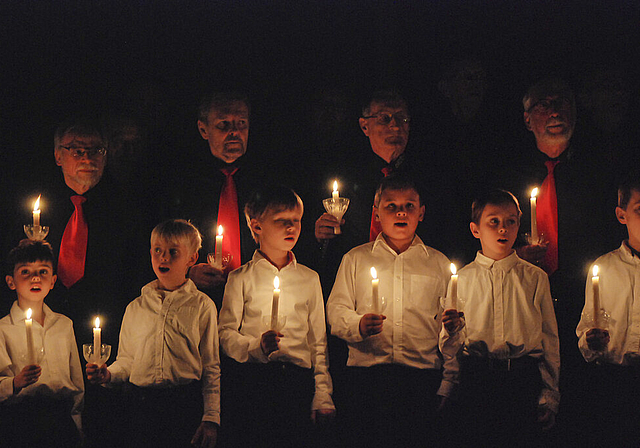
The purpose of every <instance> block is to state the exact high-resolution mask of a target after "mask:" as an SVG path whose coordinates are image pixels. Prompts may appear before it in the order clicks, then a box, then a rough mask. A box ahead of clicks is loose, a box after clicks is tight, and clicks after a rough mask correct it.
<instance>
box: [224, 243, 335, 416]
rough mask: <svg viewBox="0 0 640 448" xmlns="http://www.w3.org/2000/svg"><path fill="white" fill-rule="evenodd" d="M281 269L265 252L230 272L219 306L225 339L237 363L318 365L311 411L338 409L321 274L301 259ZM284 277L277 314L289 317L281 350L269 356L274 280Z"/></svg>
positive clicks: (227, 348)
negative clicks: (266, 338) (265, 346)
mask: <svg viewBox="0 0 640 448" xmlns="http://www.w3.org/2000/svg"><path fill="white" fill-rule="evenodd" d="M290 254H291V262H290V263H289V264H287V265H286V266H285V267H283V268H282V269H280V270H278V268H277V267H275V266H274V265H273V264H271V262H270V261H269V260H267V259H266V258H265V257H264V256H263V255H262V254H261V253H260V251H255V253H254V254H253V258H252V259H251V261H249V262H248V263H246V264H244V265H243V266H241V267H239V268H238V269H236V270H235V271H233V272H231V273H230V274H229V278H228V279H227V285H226V287H225V290H224V298H223V300H222V308H221V310H220V344H221V345H222V349H223V350H224V352H225V353H226V354H227V355H228V356H230V357H231V358H233V359H235V360H236V361H238V362H258V363H266V362H269V361H282V362H289V363H291V364H295V365H297V366H299V367H303V368H305V369H310V368H313V370H314V377H315V395H314V398H313V402H312V404H311V409H312V410H317V409H334V405H333V400H332V399H331V393H332V392H333V386H332V383H331V376H330V375H329V371H328V360H327V333H326V323H325V318H324V302H323V300H322V289H321V287H320V279H319V277H318V274H317V273H316V272H315V271H313V270H311V269H309V268H307V267H306V266H303V265H301V264H299V263H297V262H296V259H295V257H294V256H293V253H291V252H290ZM275 276H278V277H279V279H280V299H279V311H278V314H279V315H281V316H286V319H287V320H286V323H285V325H284V327H283V328H282V330H280V333H282V334H283V335H284V337H282V338H281V339H280V342H279V350H277V351H275V352H272V353H271V354H270V355H269V357H267V356H265V354H264V352H263V351H262V348H261V347H260V339H261V337H262V334H263V333H265V332H266V331H268V330H269V325H270V324H269V323H268V322H267V323H266V325H265V320H267V321H269V320H270V316H271V305H272V301H273V280H274V278H275Z"/></svg>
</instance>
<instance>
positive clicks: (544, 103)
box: [527, 97, 573, 112]
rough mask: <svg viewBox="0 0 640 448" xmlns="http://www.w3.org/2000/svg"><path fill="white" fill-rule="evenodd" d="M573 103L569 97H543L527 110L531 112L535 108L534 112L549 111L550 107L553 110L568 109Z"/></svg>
mask: <svg viewBox="0 0 640 448" xmlns="http://www.w3.org/2000/svg"><path fill="white" fill-rule="evenodd" d="M572 104H573V103H572V102H571V100H570V99H569V98H564V97H563V98H554V99H551V100H549V99H544V100H538V101H536V102H535V103H533V105H532V106H531V107H530V108H529V109H528V110H527V112H531V111H532V110H535V111H536V112H549V111H550V110H551V109H552V108H553V109H554V110H561V109H569V108H571V105H572Z"/></svg>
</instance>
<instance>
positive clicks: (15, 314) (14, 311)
mask: <svg viewBox="0 0 640 448" xmlns="http://www.w3.org/2000/svg"><path fill="white" fill-rule="evenodd" d="M52 313H53V311H51V308H49V307H48V306H47V304H46V303H43V304H42V314H44V324H45V325H48V324H50V322H53V321H54V320H53V315H52ZM9 314H10V315H11V322H13V324H14V325H16V324H17V323H18V322H22V321H25V320H26V319H27V317H26V316H25V312H24V311H22V308H20V307H19V306H18V301H17V300H16V301H14V302H13V305H12V306H11V311H9Z"/></svg>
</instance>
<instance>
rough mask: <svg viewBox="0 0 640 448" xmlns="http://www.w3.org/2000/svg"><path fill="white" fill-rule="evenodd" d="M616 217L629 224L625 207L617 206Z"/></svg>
mask: <svg viewBox="0 0 640 448" xmlns="http://www.w3.org/2000/svg"><path fill="white" fill-rule="evenodd" d="M616 218H618V222H620V224H625V225H626V224H627V212H626V211H625V210H624V209H623V208H621V207H616Z"/></svg>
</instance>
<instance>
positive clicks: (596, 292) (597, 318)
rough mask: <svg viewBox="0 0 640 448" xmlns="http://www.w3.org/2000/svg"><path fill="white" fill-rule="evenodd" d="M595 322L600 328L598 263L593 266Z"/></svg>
mask: <svg viewBox="0 0 640 448" xmlns="http://www.w3.org/2000/svg"><path fill="white" fill-rule="evenodd" d="M591 284H592V285H593V322H594V324H595V327H596V328H600V277H599V276H598V265H594V266H593V277H591Z"/></svg>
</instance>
